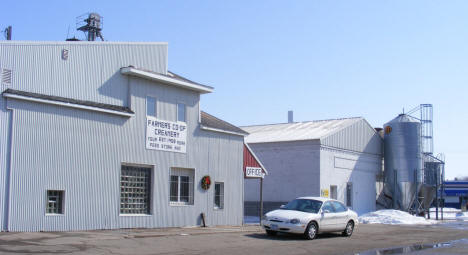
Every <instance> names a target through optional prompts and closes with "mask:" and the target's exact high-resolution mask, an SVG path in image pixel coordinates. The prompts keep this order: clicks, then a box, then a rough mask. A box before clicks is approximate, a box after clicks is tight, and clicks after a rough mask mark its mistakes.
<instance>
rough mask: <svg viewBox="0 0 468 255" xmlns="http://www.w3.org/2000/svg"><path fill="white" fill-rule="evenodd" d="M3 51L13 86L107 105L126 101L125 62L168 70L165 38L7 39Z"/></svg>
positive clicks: (125, 102) (124, 103)
mask: <svg viewBox="0 0 468 255" xmlns="http://www.w3.org/2000/svg"><path fill="white" fill-rule="evenodd" d="M62 50H68V59H67V60H63V59H62V57H61V56H62ZM0 52H1V53H2V55H1V56H2V58H1V64H2V66H4V67H5V68H8V69H11V70H12V71H13V72H12V77H13V78H12V84H11V86H10V87H11V88H12V89H17V90H23V91H28V92H35V93H41V94H47V95H54V96H61V97H68V98H74V99H80V100H89V101H95V102H100V103H107V104H115V105H123V106H126V105H127V103H128V102H127V91H128V87H127V78H126V77H124V76H122V75H120V73H119V69H120V68H121V67H126V66H129V65H133V66H136V67H141V68H145V69H148V70H151V71H154V72H158V73H162V74H166V73H167V44H166V43H117V42H42V43H41V42H17V41H10V42H5V41H3V42H0Z"/></svg>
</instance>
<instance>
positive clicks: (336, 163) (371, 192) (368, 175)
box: [320, 148, 382, 214]
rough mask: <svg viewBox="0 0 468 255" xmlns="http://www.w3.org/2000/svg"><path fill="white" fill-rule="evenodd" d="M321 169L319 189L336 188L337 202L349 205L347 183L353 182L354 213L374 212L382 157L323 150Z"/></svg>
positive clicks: (321, 151) (321, 153) (328, 149)
mask: <svg viewBox="0 0 468 255" xmlns="http://www.w3.org/2000/svg"><path fill="white" fill-rule="evenodd" d="M320 170H321V172H320V189H328V190H330V185H336V186H337V187H338V200H339V201H342V202H343V203H346V184H347V183H348V182H351V183H353V194H352V198H353V200H352V208H353V210H355V211H356V212H357V213H358V214H363V213H366V212H370V211H374V210H375V198H376V185H375V183H376V175H377V174H378V173H379V171H381V170H382V159H381V158H380V157H379V156H374V155H369V154H364V153H354V152H350V151H342V150H341V151H340V150H336V149H330V148H322V149H321V150H320Z"/></svg>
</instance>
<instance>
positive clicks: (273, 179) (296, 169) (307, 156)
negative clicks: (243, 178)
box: [245, 140, 320, 202]
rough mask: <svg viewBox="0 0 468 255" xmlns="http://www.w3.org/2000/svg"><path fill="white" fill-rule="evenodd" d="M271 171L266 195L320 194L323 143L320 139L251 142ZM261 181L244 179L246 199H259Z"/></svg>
mask: <svg viewBox="0 0 468 255" xmlns="http://www.w3.org/2000/svg"><path fill="white" fill-rule="evenodd" d="M249 146H250V148H251V149H252V150H253V151H254V153H255V155H256V156H257V158H258V159H259V160H260V161H261V162H262V164H263V165H264V166H265V168H266V169H268V175H267V176H266V177H265V179H264V180H263V199H264V201H269V202H284V201H290V200H292V199H294V198H296V197H299V196H319V195H320V144H319V142H318V140H310V141H295V142H278V143H258V144H249ZM257 185H258V183H255V182H248V181H247V182H245V201H258V200H259V198H258V193H257V192H256V191H257V190H258V188H257Z"/></svg>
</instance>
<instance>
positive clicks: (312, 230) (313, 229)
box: [304, 222, 318, 240]
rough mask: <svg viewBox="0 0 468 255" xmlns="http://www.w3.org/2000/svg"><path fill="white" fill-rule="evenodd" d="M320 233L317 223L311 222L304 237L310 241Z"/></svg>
mask: <svg viewBox="0 0 468 255" xmlns="http://www.w3.org/2000/svg"><path fill="white" fill-rule="evenodd" d="M317 232H318V227H317V223H315V222H311V223H309V225H308V226H307V228H306V231H305V232H304V237H305V238H306V239H308V240H312V239H314V238H315V237H316V236H317Z"/></svg>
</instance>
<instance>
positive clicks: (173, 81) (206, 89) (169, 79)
mask: <svg viewBox="0 0 468 255" xmlns="http://www.w3.org/2000/svg"><path fill="white" fill-rule="evenodd" d="M120 72H121V73H122V74H124V75H130V76H134V77H139V78H143V79H147V80H152V81H158V82H161V83H164V84H169V85H174V86H178V87H181V88H185V89H189V90H194V91H196V92H198V93H202V94H204V93H211V92H213V90H214V88H213V87H210V86H206V85H203V84H200V83H196V82H193V81H191V80H189V79H187V78H184V77H182V76H180V75H177V74H175V73H172V72H168V73H167V74H162V73H157V72H153V71H150V70H146V69H143V68H139V67H135V66H128V67H122V68H120Z"/></svg>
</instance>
